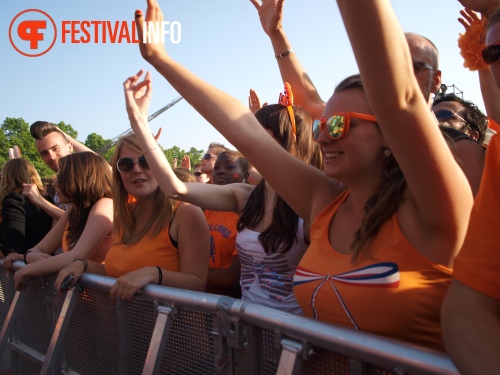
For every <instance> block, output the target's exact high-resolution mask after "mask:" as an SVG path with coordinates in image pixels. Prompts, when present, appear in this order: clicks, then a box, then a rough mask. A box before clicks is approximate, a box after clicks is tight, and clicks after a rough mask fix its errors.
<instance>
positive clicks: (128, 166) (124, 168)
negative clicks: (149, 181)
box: [116, 155, 149, 173]
mask: <svg viewBox="0 0 500 375" xmlns="http://www.w3.org/2000/svg"><path fill="white" fill-rule="evenodd" d="M135 163H137V164H139V167H141V168H142V169H144V170H149V165H148V162H147V160H146V157H145V156H144V155H142V156H140V157H139V159H137V160H134V159H132V158H121V159H119V160H118V162H117V163H116V168H117V169H118V172H120V173H127V172H130V171H131V170H132V169H134V164H135Z"/></svg>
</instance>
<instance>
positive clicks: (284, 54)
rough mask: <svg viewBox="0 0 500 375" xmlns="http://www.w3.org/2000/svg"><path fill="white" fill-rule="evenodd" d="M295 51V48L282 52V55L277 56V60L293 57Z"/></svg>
mask: <svg viewBox="0 0 500 375" xmlns="http://www.w3.org/2000/svg"><path fill="white" fill-rule="evenodd" d="M294 52H295V50H294V49H293V48H290V49H289V50H286V51H285V52H282V53H280V54H279V55H276V56H275V57H276V60H280V59H282V58H284V57H287V56H288V55H291V54H292V53H294Z"/></svg>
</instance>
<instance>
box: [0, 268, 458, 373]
mask: <svg viewBox="0 0 500 375" xmlns="http://www.w3.org/2000/svg"><path fill="white" fill-rule="evenodd" d="M23 265H24V263H22V262H15V265H14V267H15V268H16V269H19V268H20V267H22V266H23ZM53 281H54V280H53V278H51V277H39V278H31V279H30V280H29V281H28V288H27V289H26V290H24V291H22V292H15V291H14V282H13V273H12V272H9V271H7V270H6V269H5V268H3V262H2V261H0V324H2V331H1V333H0V361H1V362H0V374H56V373H58V374H74V375H77V374H82V375H83V374H141V373H142V374H176V375H180V374H189V375H191V374H200V375H205V374H237V375H239V374H245V375H246V374H265V375H267V374H269V375H271V374H280V375H289V374H338V375H365V374H366V375H368V374H380V375H389V374H394V375H403V374H416V375H418V374H422V375H423V374H436V375H458V371H457V369H456V368H455V367H454V365H453V364H452V363H451V361H450V360H449V359H448V357H447V356H446V355H445V354H444V353H440V352H436V351H432V350H427V349H424V348H421V347H417V346H412V345H409V344H406V343H401V342H397V341H394V340H391V339H387V338H383V337H379V336H375V335H371V334H367V333H364V332H358V331H353V330H350V329H346V328H342V327H337V326H333V325H328V324H324V323H320V322H317V321H314V320H311V319H308V318H305V317H301V316H295V315H293V314H288V313H284V312H281V311H278V310H274V309H270V308H267V307H265V306H261V305H258V304H254V303H249V302H244V301H241V300H237V299H233V298H229V297H222V296H218V295H213V294H207V293H199V292H192V291H187V290H181V289H175V288H169V287H161V286H157V285H148V286H147V287H145V288H144V289H143V290H142V292H141V293H139V294H138V295H137V296H136V297H135V298H134V299H133V300H132V301H131V302H122V301H120V302H117V303H116V305H113V304H112V303H111V301H110V299H109V290H110V288H111V286H112V285H113V283H114V281H115V279H113V278H110V277H103V276H97V275H92V274H84V275H83V276H82V278H81V280H80V283H79V286H78V287H77V288H73V289H72V290H70V291H68V292H67V293H66V294H65V295H64V296H63V297H62V298H60V297H57V296H54V293H53Z"/></svg>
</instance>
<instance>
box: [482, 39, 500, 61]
mask: <svg viewBox="0 0 500 375" xmlns="http://www.w3.org/2000/svg"><path fill="white" fill-rule="evenodd" d="M481 54H482V55H483V60H484V62H485V63H486V64H488V65H491V64H493V63H494V62H497V61H498V59H500V44H492V45H491V46H488V47H485V48H484V49H483V51H482V52H481Z"/></svg>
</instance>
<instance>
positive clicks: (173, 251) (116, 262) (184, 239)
mask: <svg viewBox="0 0 500 375" xmlns="http://www.w3.org/2000/svg"><path fill="white" fill-rule="evenodd" d="M149 152H162V151H161V149H160V147H159V146H158V145H156V146H155V147H152V148H151V149H148V150H142V149H141V148H140V146H139V142H138V141H137V138H136V136H135V135H134V134H130V135H127V136H124V137H122V138H120V140H119V141H118V143H117V144H116V148H115V152H114V154H113V157H112V158H111V166H112V169H113V205H114V222H113V233H114V236H115V240H114V243H113V245H112V246H111V249H110V250H109V251H108V253H107V256H106V259H105V263H104V264H101V263H97V262H92V261H88V262H87V261H83V260H82V261H79V262H74V263H72V264H70V265H69V266H68V267H66V268H65V269H63V270H62V271H61V272H59V276H58V278H57V280H56V290H58V291H59V290H60V285H61V283H62V282H63V281H64V279H65V278H66V277H67V276H68V275H73V276H74V280H73V282H72V283H71V284H70V287H71V286H72V285H74V284H75V283H76V282H77V281H78V280H79V278H80V276H81V274H82V273H83V272H84V271H88V272H91V273H96V274H100V275H107V276H112V277H116V278H118V280H117V281H116V283H115V284H114V286H113V287H112V289H111V292H110V296H111V298H112V299H117V298H121V299H129V300H130V299H132V297H133V296H134V294H135V293H136V292H137V291H138V290H139V289H141V288H142V287H144V286H145V285H147V284H159V285H166V286H172V287H176V288H183V289H191V290H198V291H203V290H205V284H206V279H207V272H208V257H209V233H208V227H207V222H206V220H205V217H204V215H203V212H202V211H201V209H200V208H199V207H196V206H193V205H190V204H188V203H179V202H177V201H175V200H173V199H170V198H167V197H166V196H165V194H163V192H162V191H161V189H160V188H159V187H158V182H157V181H156V179H155V177H154V175H153V173H152V172H151V171H150V168H149V165H148V163H147V161H146V158H145V157H144V154H146V153H149Z"/></svg>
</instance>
